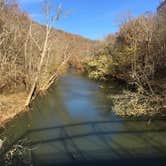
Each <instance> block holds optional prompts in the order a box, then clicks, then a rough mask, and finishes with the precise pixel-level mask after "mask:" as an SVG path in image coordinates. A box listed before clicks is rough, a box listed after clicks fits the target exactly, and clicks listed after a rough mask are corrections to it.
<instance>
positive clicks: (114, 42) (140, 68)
mask: <svg viewBox="0 0 166 166" xmlns="http://www.w3.org/2000/svg"><path fill="white" fill-rule="evenodd" d="M163 4H166V1H165V2H164V3H162V5H160V6H159V7H158V9H157V13H156V14H152V13H146V14H144V15H141V16H139V17H136V18H135V17H132V15H130V14H128V15H125V16H123V17H122V21H121V23H120V27H119V32H117V33H116V34H111V35H108V36H107V38H106V39H105V40H104V41H101V42H100V43H99V44H98V46H97V47H96V48H95V49H94V50H93V52H92V55H91V57H90V58H89V60H88V61H87V62H86V63H85V65H84V66H85V71H86V73H87V74H88V76H89V77H90V78H92V79H95V80H100V81H109V80H110V79H114V80H116V79H117V80H123V81H124V82H126V83H127V84H128V87H129V89H128V91H127V92H124V93H123V94H122V95H121V96H110V98H112V99H113V101H114V106H115V109H114V111H115V112H116V113H117V114H119V115H123V116H124V115H128V116H142V115H146V116H148V115H149V116H152V115H153V114H159V113H161V114H162V115H163V114H166V28H165V27H166V7H165V6H166V5H165V6H164V5H163Z"/></svg>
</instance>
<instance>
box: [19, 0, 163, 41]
mask: <svg viewBox="0 0 166 166" xmlns="http://www.w3.org/2000/svg"><path fill="white" fill-rule="evenodd" d="M17 1H18V2H19V3H20V5H21V8H22V9H23V10H25V11H27V12H28V13H29V15H30V16H31V17H32V18H33V20H35V21H37V22H40V23H42V24H44V20H45V19H44V16H43V14H42V13H43V12H42V10H41V5H42V0H17ZM50 2H51V5H52V6H54V7H56V6H57V5H58V4H61V5H62V8H63V10H64V11H66V12H67V13H69V14H68V16H67V17H63V18H61V20H60V21H58V22H57V23H56V25H55V27H56V28H58V29H62V30H64V31H67V32H71V33H74V34H79V35H81V36H84V37H87V38H90V39H100V38H102V37H104V36H105V35H107V34H109V33H113V32H116V31H118V21H117V20H118V19H119V17H120V15H122V14H123V13H127V12H128V11H131V12H132V14H133V15H134V16H138V15H141V14H143V13H145V12H147V11H152V12H155V11H156V8H157V6H158V5H159V3H160V2H161V0H50Z"/></svg>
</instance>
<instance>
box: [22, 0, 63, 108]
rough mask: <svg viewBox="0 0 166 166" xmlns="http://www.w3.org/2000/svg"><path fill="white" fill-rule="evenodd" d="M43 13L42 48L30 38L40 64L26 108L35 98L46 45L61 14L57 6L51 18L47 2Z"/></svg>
mask: <svg viewBox="0 0 166 166" xmlns="http://www.w3.org/2000/svg"><path fill="white" fill-rule="evenodd" d="M44 11H45V17H46V29H45V39H44V43H43V46H39V45H38V44H37V42H36V41H35V40H34V39H33V37H32V36H31V39H32V40H33V41H34V43H35V44H36V46H37V48H38V50H39V52H40V56H41V58H40V62H39V64H38V67H37V73H36V77H35V79H34V82H33V84H32V87H31V90H30V92H29V95H28V98H27V101H26V103H25V106H28V105H29V103H30V102H31V99H32V98H33V97H34V96H35V92H36V88H37V84H38V81H39V78H40V75H41V71H42V67H43V62H44V58H45V57H46V56H47V51H48V48H49V45H48V44H49V37H50V33H51V30H52V28H53V26H54V24H55V22H56V21H57V20H59V17H60V15H61V14H62V9H61V6H58V7H57V9H56V13H55V14H54V15H53V16H51V8H50V4H49V3H48V2H47V1H44ZM30 29H31V28H30Z"/></svg>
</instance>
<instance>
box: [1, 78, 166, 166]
mask: <svg viewBox="0 0 166 166" xmlns="http://www.w3.org/2000/svg"><path fill="white" fill-rule="evenodd" d="M104 88H105V89H103V90H100V89H99V85H98V84H97V83H95V82H93V81H90V80H87V79H86V78H84V77H81V76H75V75H67V76H65V77H64V78H62V80H61V81H60V83H59V84H58V86H56V87H53V88H52V89H51V91H50V92H49V93H48V95H46V96H43V97H41V98H39V99H37V100H36V102H35V103H34V104H33V106H32V111H31V112H28V113H25V114H24V115H22V116H21V117H20V118H18V119H16V120H15V121H13V122H12V124H11V125H10V127H9V128H7V129H6V131H5V133H4V135H6V136H8V138H9V139H10V146H8V148H6V149H5V151H7V150H8V149H9V148H10V147H11V144H12V145H14V144H17V143H18V141H20V140H24V139H27V140H28V142H27V143H25V144H24V145H25V146H26V147H28V148H30V149H33V150H32V151H31V157H32V163H33V165H34V166H42V165H43V166H44V165H50V166H51V165H123V166H124V165H139V166H140V165H148V164H150V165H151V166H153V165H159V166H160V165H163V166H164V165H166V141H165V139H166V123H165V120H164V119H154V120H152V121H151V123H150V124H149V123H147V121H145V120H143V119H135V120H133V119H124V118H119V117H117V116H116V115H115V114H114V113H113V112H111V111H108V110H110V109H111V105H110V102H109V101H107V99H106V95H107V93H108V90H107V87H104ZM111 91H113V92H115V91H116V88H115V89H114V86H113V85H112V88H111ZM5 151H4V152H3V153H5Z"/></svg>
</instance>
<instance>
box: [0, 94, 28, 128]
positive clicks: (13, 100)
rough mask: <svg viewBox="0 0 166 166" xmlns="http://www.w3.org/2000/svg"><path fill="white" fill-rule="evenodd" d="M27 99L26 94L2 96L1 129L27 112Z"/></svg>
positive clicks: (0, 99)
mask: <svg viewBox="0 0 166 166" xmlns="http://www.w3.org/2000/svg"><path fill="white" fill-rule="evenodd" d="M26 98H27V94H26V93H25V92H19V93H15V94H8V95H0V127H2V126H3V125H4V124H5V123H6V122H8V121H9V120H10V119H12V118H14V117H15V116H16V115H17V114H18V113H20V112H22V111H24V110H25V101H26Z"/></svg>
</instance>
